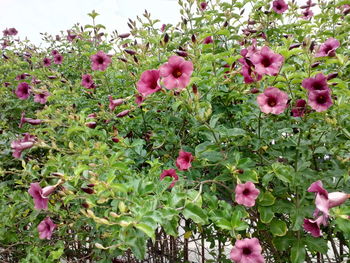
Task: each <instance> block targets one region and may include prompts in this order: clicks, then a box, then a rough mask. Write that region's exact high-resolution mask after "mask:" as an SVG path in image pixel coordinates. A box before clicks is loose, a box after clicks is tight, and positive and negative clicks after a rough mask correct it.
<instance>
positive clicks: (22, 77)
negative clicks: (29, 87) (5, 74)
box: [16, 73, 30, 80]
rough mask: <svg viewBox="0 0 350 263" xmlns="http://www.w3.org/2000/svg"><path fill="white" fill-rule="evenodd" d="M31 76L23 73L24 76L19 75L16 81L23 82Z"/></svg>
mask: <svg viewBox="0 0 350 263" xmlns="http://www.w3.org/2000/svg"><path fill="white" fill-rule="evenodd" d="M29 76H30V74H28V73H22V74H19V75H17V76H16V80H23V79H26V78H27V77H29Z"/></svg>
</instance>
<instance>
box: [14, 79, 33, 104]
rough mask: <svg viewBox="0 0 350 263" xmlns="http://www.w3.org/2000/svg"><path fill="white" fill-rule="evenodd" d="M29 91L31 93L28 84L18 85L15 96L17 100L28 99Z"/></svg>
mask: <svg viewBox="0 0 350 263" xmlns="http://www.w3.org/2000/svg"><path fill="white" fill-rule="evenodd" d="M30 91H31V86H29V85H28V83H26V82H22V83H20V84H18V86H17V89H16V91H15V94H16V96H17V97H18V98H19V99H21V100H25V99H28V98H29V96H30Z"/></svg>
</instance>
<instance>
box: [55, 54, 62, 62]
mask: <svg viewBox="0 0 350 263" xmlns="http://www.w3.org/2000/svg"><path fill="white" fill-rule="evenodd" d="M62 62H63V56H62V55H61V54H57V55H55V56H54V57H53V63H55V64H62Z"/></svg>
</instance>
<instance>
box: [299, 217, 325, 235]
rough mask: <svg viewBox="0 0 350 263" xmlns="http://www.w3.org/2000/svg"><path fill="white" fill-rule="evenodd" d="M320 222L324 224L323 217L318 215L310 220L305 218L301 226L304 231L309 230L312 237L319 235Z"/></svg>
mask: <svg viewBox="0 0 350 263" xmlns="http://www.w3.org/2000/svg"><path fill="white" fill-rule="evenodd" d="M321 224H324V217H323V216H319V217H318V218H317V219H315V220H312V219H308V218H305V219H304V224H303V227H304V229H305V231H307V232H309V233H310V234H311V235H312V236H313V237H320V236H321V229H320V227H321Z"/></svg>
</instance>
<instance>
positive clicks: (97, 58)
mask: <svg viewBox="0 0 350 263" xmlns="http://www.w3.org/2000/svg"><path fill="white" fill-rule="evenodd" d="M111 62H112V59H111V58H110V57H109V56H108V55H107V54H106V53H104V52H103V51H98V52H97V53H96V54H95V55H92V56H91V68H92V70H100V71H105V70H106V69H107V67H108V66H109V64H111Z"/></svg>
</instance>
